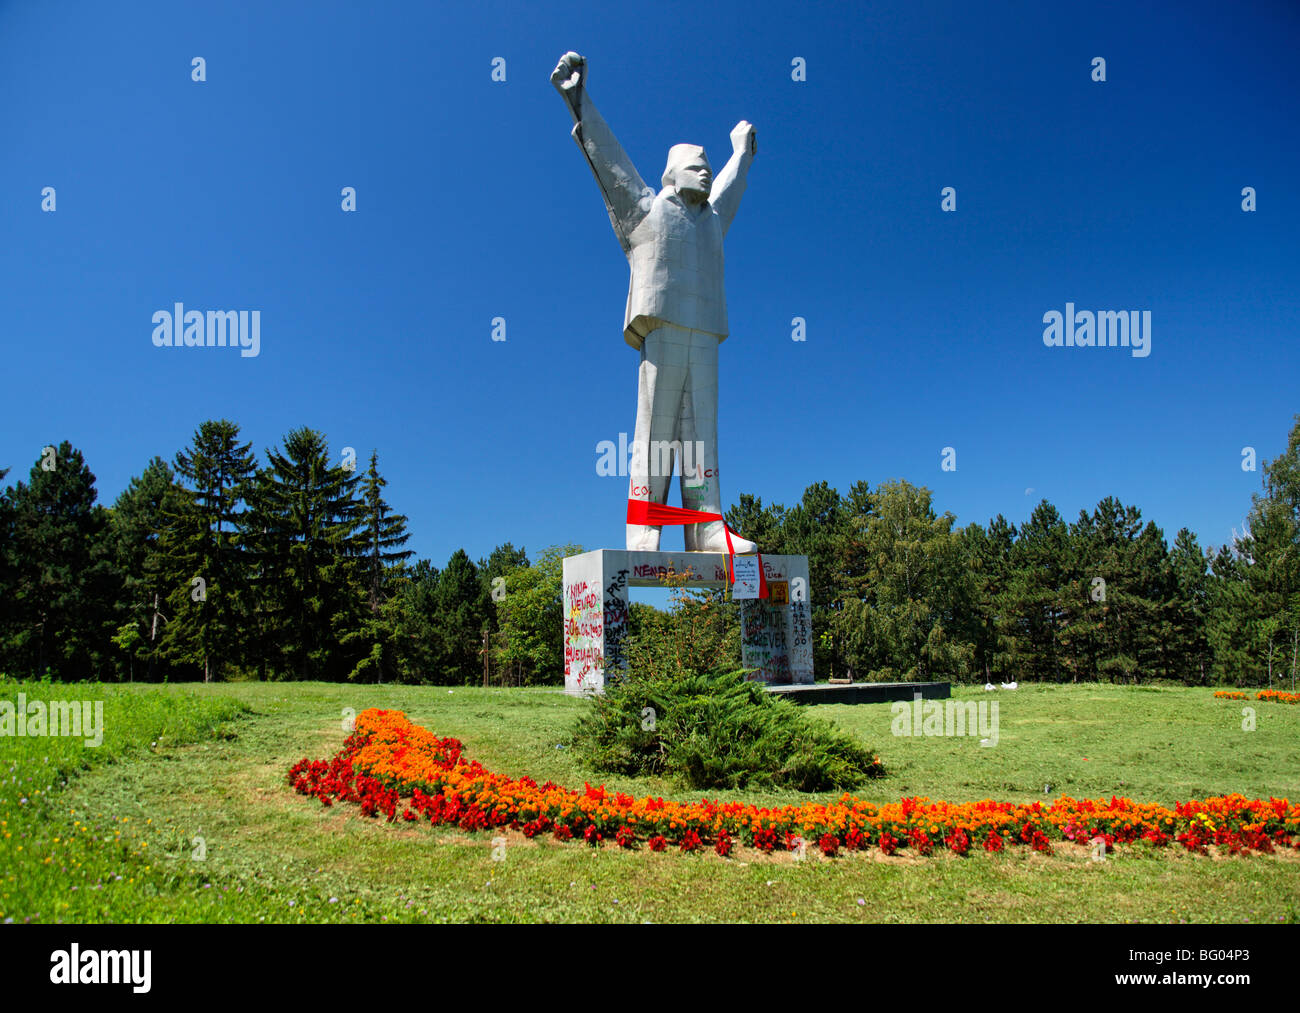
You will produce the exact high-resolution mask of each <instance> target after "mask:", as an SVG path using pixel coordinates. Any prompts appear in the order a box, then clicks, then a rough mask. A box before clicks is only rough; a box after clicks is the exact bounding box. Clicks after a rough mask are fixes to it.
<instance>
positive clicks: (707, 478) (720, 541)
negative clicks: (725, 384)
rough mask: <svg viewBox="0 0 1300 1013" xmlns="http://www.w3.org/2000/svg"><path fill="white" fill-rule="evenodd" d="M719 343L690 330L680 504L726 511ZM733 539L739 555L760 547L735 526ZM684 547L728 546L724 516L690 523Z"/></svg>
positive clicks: (711, 548)
mask: <svg viewBox="0 0 1300 1013" xmlns="http://www.w3.org/2000/svg"><path fill="white" fill-rule="evenodd" d="M718 344H719V342H718V339H717V338H716V337H715V336H714V335H712V334H705V333H703V332H700V331H692V332H691V350H690V359H689V371H688V377H687V383H686V388H685V390H684V391H683V398H682V409H681V414H682V449H683V455H684V456H683V467H682V505H683V506H685V507H686V508H688V509H690V510H703V511H705V512H707V513H713V514H720V513H722V512H723V509H722V490H721V487H720V485H719V482H718ZM688 443H689V444H690V446H689V447H688ZM688 470H689V471H690V474H689V475H688V474H687V472H688ZM731 545H732V548H733V549H734V550H735V551H736V552H737V553H739V554H741V555H745V554H748V553H751V552H754V551H756V549H755V546H754V543H753V542H751V541H748V540H747V539H744V538H740V537H737V535H736V533H735V532H734V531H733V532H732V536H731ZM686 549H687V551H688V552H726V551H727V535H726V532H725V531H724V530H723V527H722V522H721V521H706V522H705V523H703V524H690V525H687V527H686Z"/></svg>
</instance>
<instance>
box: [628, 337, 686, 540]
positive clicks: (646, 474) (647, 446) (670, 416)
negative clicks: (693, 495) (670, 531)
mask: <svg viewBox="0 0 1300 1013" xmlns="http://www.w3.org/2000/svg"><path fill="white" fill-rule="evenodd" d="M689 341H690V332H689V331H685V330H683V329H682V328H680V327H672V326H666V327H660V328H657V329H656V330H653V331H651V332H650V333H649V334H647V335H646V337H645V341H644V342H643V343H642V346H641V368H640V372H639V374H638V379H637V402H636V431H635V433H633V436H632V466H631V469H630V472H631V475H630V481H629V484H628V499H634V500H646V501H648V502H650V503H667V502H668V487H669V485H670V484H671V481H672V452H671V450H668V452H667V453H665V452H664V451H665V448H670V447H671V446H672V442H673V441H674V440H677V439H678V438H679V437H678V410H679V408H680V407H681V401H682V389H683V387H684V386H685V383H686V367H687V362H688V357H689V353H690V346H689ZM661 531H662V528H661V527H660V526H659V525H644V524H629V525H628V526H627V547H628V549H630V550H633V551H648V552H654V551H656V550H658V548H659V536H660V533H661Z"/></svg>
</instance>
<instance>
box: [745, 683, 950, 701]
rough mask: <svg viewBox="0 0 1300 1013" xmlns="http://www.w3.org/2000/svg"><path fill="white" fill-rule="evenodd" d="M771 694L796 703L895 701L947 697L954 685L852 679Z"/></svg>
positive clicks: (776, 690)
mask: <svg viewBox="0 0 1300 1013" xmlns="http://www.w3.org/2000/svg"><path fill="white" fill-rule="evenodd" d="M767 691H768V692H769V693H778V694H780V695H781V696H783V697H785V699H787V700H793V701H794V702H795V703H809V704H811V703H889V702H890V701H893V700H912V699H915V697H916V696H917V694H920V696H921V699H922V700H946V699H947V698H948V697H950V696H951V695H952V684H951V683H947V682H851V683H849V684H848V685H847V686H846V685H838V686H837V685H832V684H830V683H824V682H823V683H817V684H816V685H812V686H768V687H767Z"/></svg>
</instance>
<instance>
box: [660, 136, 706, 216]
mask: <svg viewBox="0 0 1300 1013" xmlns="http://www.w3.org/2000/svg"><path fill="white" fill-rule="evenodd" d="M663 185H664V186H665V187H669V186H672V187H676V188H677V192H678V193H679V194H681V195H682V197H683V198H684V199H685V200H686V201H687V202H689V203H691V204H701V203H703V202H704V201H706V200H708V198H709V191H710V190H711V189H712V188H713V169H712V168H711V167H710V166H709V157H708V155H706V154H705V153H704V149H703V148H701V147H700V146H699V145H698V144H674V145H673V146H672V147H671V148H669V149H668V165H667V166H665V167H664V174H663Z"/></svg>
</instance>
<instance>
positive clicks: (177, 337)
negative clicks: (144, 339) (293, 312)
mask: <svg viewBox="0 0 1300 1013" xmlns="http://www.w3.org/2000/svg"><path fill="white" fill-rule="evenodd" d="M152 320H153V323H154V324H155V326H154V329H153V343H154V346H155V347H156V348H181V347H185V348H238V349H239V354H240V356H241V357H242V358H245V359H255V358H257V356H258V354H259V353H260V352H261V351H262V311H261V310H208V311H206V312H204V311H203V310H187V309H186V308H185V304H184V303H179V302H178V303H176V304H175V305H174V306H173V308H172V309H170V310H158V311H157V312H156V313H154V315H153V317H152Z"/></svg>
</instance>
